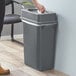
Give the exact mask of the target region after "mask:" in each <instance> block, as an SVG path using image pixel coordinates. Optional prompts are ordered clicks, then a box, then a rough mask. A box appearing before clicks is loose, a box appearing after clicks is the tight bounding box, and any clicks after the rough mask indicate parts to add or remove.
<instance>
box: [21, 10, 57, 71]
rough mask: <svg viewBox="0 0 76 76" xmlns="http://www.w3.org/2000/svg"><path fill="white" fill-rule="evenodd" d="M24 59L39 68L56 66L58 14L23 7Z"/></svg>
mask: <svg viewBox="0 0 76 76" xmlns="http://www.w3.org/2000/svg"><path fill="white" fill-rule="evenodd" d="M21 19H22V21H23V27H24V61H25V64H26V65H29V66H31V67H32V68H35V69H37V70H42V71H43V70H48V69H53V68H54V60H55V38H56V29H57V16H56V14H55V13H52V12H50V13H49V12H45V13H43V14H38V13H37V9H22V17H21Z"/></svg>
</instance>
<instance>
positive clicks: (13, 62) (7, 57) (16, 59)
mask: <svg viewBox="0 0 76 76" xmlns="http://www.w3.org/2000/svg"><path fill="white" fill-rule="evenodd" d="M23 52H24V48H23V46H22V45H20V44H17V43H15V42H11V41H10V40H1V41H0V64H1V65H2V66H3V67H4V68H9V69H10V70H11V71H13V70H17V69H18V70H21V71H24V72H26V73H27V74H29V76H68V75H66V74H64V73H62V72H59V71H56V70H48V71H44V72H40V71H37V70H35V69H33V68H31V67H29V66H27V65H25V64H24V53H23Z"/></svg>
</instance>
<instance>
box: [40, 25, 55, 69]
mask: <svg viewBox="0 0 76 76" xmlns="http://www.w3.org/2000/svg"><path fill="white" fill-rule="evenodd" d="M54 29H55V28H54V27H52V26H43V27H41V31H40V59H39V60H40V62H39V68H40V70H47V69H53V68H54V56H55V55H54V54H55V49H54V45H55V43H54V39H55V38H54V37H55V36H54V34H55V30H54Z"/></svg>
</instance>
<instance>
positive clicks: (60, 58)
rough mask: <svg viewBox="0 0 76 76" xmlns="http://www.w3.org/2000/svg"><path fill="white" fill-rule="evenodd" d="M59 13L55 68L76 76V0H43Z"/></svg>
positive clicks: (49, 7)
mask: <svg viewBox="0 0 76 76" xmlns="http://www.w3.org/2000/svg"><path fill="white" fill-rule="evenodd" d="M41 3H42V4H44V5H45V7H46V9H47V10H49V11H54V12H56V13H57V14H58V22H59V26H58V34H57V44H56V61H55V69H57V70H60V71H62V72H65V73H67V74H69V75H70V76H76V0H41Z"/></svg>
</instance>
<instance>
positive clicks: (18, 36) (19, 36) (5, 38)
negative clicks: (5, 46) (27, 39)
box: [1, 34, 23, 40]
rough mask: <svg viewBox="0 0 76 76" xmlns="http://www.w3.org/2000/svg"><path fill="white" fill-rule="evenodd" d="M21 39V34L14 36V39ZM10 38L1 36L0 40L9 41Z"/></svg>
mask: <svg viewBox="0 0 76 76" xmlns="http://www.w3.org/2000/svg"><path fill="white" fill-rule="evenodd" d="M18 38H19V39H21V38H23V34H18V35H14V39H18ZM10 39H11V36H10V35H9V36H1V40H10Z"/></svg>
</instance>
